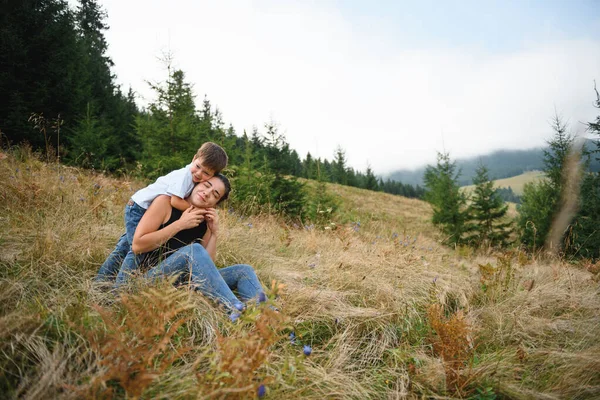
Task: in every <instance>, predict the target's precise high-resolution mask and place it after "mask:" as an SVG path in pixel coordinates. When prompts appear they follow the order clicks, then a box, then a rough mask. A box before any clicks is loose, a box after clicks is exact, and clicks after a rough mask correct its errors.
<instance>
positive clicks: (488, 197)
mask: <svg viewBox="0 0 600 400" xmlns="http://www.w3.org/2000/svg"><path fill="white" fill-rule="evenodd" d="M473 184H474V185H475V190H474V191H473V195H472V197H471V204H470V205H469V207H468V211H467V212H468V215H469V218H470V219H471V221H470V222H469V224H468V227H467V230H468V231H469V232H470V235H469V236H468V237H467V238H466V240H467V241H468V242H469V243H472V244H474V245H475V246H487V245H489V246H493V247H496V246H506V245H507V240H508V237H509V235H510V230H509V227H510V225H511V224H510V222H503V221H502V220H503V219H504V217H505V215H506V211H507V210H508V205H507V204H506V203H505V202H504V200H502V198H501V197H500V195H499V193H498V191H497V190H496V189H494V183H493V182H492V181H491V180H490V178H489V176H488V169H487V168H486V167H485V166H484V165H480V166H479V168H478V169H477V171H476V176H475V178H473Z"/></svg>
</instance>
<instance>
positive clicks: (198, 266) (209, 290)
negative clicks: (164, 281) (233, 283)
mask: <svg viewBox="0 0 600 400" xmlns="http://www.w3.org/2000/svg"><path fill="white" fill-rule="evenodd" d="M181 274H186V275H187V276H188V277H189V279H190V281H191V283H192V284H193V285H194V286H195V289H196V290H198V291H200V292H201V293H203V294H205V295H207V296H209V297H211V298H213V299H215V300H217V301H219V302H221V303H223V304H224V305H225V306H226V307H227V308H229V309H233V306H234V305H235V304H239V303H240V301H239V300H238V298H237V297H236V296H235V295H234V294H233V292H232V291H231V289H230V288H229V286H228V285H227V283H226V282H225V281H224V280H223V277H222V276H221V274H220V273H219V270H218V269H217V267H216V266H215V264H214V263H213V261H212V259H211V258H210V255H209V254H208V252H207V251H206V249H204V247H202V245H200V244H198V243H194V244H191V245H188V246H185V247H182V248H181V249H179V250H177V251H176V252H175V253H173V254H172V255H170V256H169V257H168V258H167V259H166V260H165V261H163V262H162V263H160V264H159V265H158V266H156V267H154V268H152V269H151V270H150V271H148V273H147V275H146V276H148V277H149V278H157V277H160V276H167V277H168V276H173V275H181Z"/></svg>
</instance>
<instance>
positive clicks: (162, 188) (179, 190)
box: [96, 142, 227, 286]
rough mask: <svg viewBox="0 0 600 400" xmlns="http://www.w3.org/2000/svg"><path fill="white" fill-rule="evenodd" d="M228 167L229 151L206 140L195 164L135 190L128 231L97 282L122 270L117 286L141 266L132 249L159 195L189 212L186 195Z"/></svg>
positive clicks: (127, 218)
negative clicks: (138, 229)
mask: <svg viewBox="0 0 600 400" xmlns="http://www.w3.org/2000/svg"><path fill="white" fill-rule="evenodd" d="M226 166H227V153H226V152H225V150H223V148H222V147H221V146H219V145H217V144H215V143H212V142H206V143H204V144H203V145H202V146H201V147H200V149H198V151H197V152H196V155H195V156H194V158H193V159H192V162H191V164H189V165H187V166H186V167H185V168H182V169H178V170H176V171H172V172H170V173H168V174H167V175H165V176H161V177H160V178H158V179H157V180H156V182H154V183H153V184H151V185H149V186H147V187H145V188H144V189H141V190H138V191H137V192H135V194H134V195H133V196H131V199H130V200H129V201H128V202H127V205H126V206H125V229H126V233H125V234H124V235H123V236H121V238H120V239H119V242H118V243H117V246H116V247H115V249H114V250H113V252H112V253H111V254H110V255H109V256H108V258H107V259H106V261H104V264H102V266H101V267H100V270H99V271H98V275H97V276H96V281H97V282H105V281H108V280H110V279H113V278H114V276H115V274H116V272H117V271H118V272H119V273H118V275H117V277H116V286H119V285H120V284H122V283H124V282H125V280H126V279H127V276H128V275H129V274H131V273H132V272H133V271H134V270H135V269H136V268H137V264H138V263H139V261H140V260H139V258H136V256H135V255H134V254H133V252H132V251H131V243H132V242H133V234H134V233H135V229H136V228H137V225H138V223H139V222H140V220H141V219H142V216H143V215H144V213H145V212H146V210H147V209H148V207H149V206H150V204H151V203H152V201H153V200H154V199H155V198H156V197H158V196H160V195H162V194H166V195H168V196H170V197H171V206H172V207H174V208H176V209H178V210H180V211H185V210H186V209H188V208H189V207H190V204H189V203H188V202H187V201H186V200H184V198H186V197H187V196H188V195H189V194H190V192H191V191H192V189H193V188H194V185H195V184H196V183H199V182H204V181H206V180H208V179H210V178H211V177H212V176H213V175H214V174H216V173H218V172H221V170H223V169H224V168H225V167H226ZM121 262H122V263H121ZM119 268H120V270H119Z"/></svg>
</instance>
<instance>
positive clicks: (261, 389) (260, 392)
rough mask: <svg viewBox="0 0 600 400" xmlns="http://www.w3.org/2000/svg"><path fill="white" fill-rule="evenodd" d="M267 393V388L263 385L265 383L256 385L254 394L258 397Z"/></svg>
mask: <svg viewBox="0 0 600 400" xmlns="http://www.w3.org/2000/svg"><path fill="white" fill-rule="evenodd" d="M266 393H267V388H266V387H265V385H260V386H259V387H258V390H257V391H256V394H257V395H258V397H264V395H265V394H266Z"/></svg>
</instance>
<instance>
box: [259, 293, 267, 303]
mask: <svg viewBox="0 0 600 400" xmlns="http://www.w3.org/2000/svg"><path fill="white" fill-rule="evenodd" d="M265 301H267V295H266V294H265V292H260V293H259V294H258V302H259V303H264V302H265Z"/></svg>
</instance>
